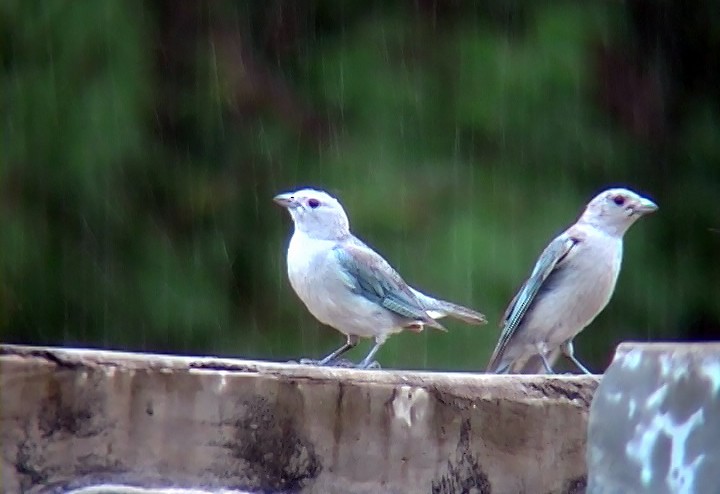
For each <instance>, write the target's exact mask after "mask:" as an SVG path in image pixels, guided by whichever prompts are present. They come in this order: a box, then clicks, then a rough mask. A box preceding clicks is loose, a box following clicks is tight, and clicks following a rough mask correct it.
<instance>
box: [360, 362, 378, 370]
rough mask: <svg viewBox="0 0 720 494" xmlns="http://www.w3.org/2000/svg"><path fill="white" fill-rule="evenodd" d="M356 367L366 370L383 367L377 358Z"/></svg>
mask: <svg viewBox="0 0 720 494" xmlns="http://www.w3.org/2000/svg"><path fill="white" fill-rule="evenodd" d="M354 367H355V368H356V369H365V370H382V367H380V363H379V362H378V361H377V360H373V361H372V362H369V363H367V364H365V363H364V362H361V363H359V364H358V365H356V366H354Z"/></svg>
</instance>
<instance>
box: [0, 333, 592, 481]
mask: <svg viewBox="0 0 720 494" xmlns="http://www.w3.org/2000/svg"><path fill="white" fill-rule="evenodd" d="M597 382H598V378H596V377H584V376H495V375H483V374H468V373H433V372H409V371H386V370H383V371H359V370H353V369H340V368H317V367H310V366H301V365H293V364H279V363H268V362H256V361H245V360H233V359H216V358H194V357H171V356H163V355H149V354H129V353H118V352H104V351H92V350H72V349H58V348H31V347H18V346H11V345H6V346H0V397H1V399H2V400H1V403H2V408H0V444H1V447H2V464H1V465H0V467H1V468H2V470H1V471H0V472H1V474H2V475H1V482H2V487H3V492H7V493H14V492H28V493H48V492H52V493H55V492H66V491H68V490H70V489H80V488H83V487H86V486H89V485H97V484H101V483H112V484H124V485H128V486H138V487H139V486H144V487H148V486H164V487H169V486H176V487H184V488H195V489H205V490H212V489H217V490H220V489H230V490H232V489H236V490H238V491H248V492H262V493H275V492H293V493H294V492H301V493H322V494H333V493H343V494H355V493H357V494H366V493H384V494H392V493H415V492H418V493H431V494H451V493H452V494H455V493H468V494H469V493H474V494H480V493H483V494H489V493H495V494H503V493H511V494H512V493H525V494H534V493H537V494H549V493H567V494H570V493H581V492H584V491H585V483H586V480H585V479H586V467H585V440H586V439H585V438H586V425H587V419H588V410H589V406H590V400H591V398H592V396H593V392H594V390H595V388H596V386H597Z"/></svg>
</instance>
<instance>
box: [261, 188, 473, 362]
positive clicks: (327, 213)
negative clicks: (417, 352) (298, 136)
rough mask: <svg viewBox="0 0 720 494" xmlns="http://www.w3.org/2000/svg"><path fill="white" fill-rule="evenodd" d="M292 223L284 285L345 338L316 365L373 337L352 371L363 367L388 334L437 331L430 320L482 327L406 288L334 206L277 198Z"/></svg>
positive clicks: (295, 195) (321, 197)
mask: <svg viewBox="0 0 720 494" xmlns="http://www.w3.org/2000/svg"><path fill="white" fill-rule="evenodd" d="M274 201H275V202H276V203H278V204H280V205H281V206H284V207H285V208H287V210H288V211H289V212H290V216H291V217H292V220H293V223H294V224H295V231H294V233H293V236H292V238H291V239H290V246H289V247H288V252H287V268H288V277H289V278H290V284H291V285H292V287H293V289H294V290H295V293H297V295H298V297H300V300H302V301H303V303H304V304H305V306H306V307H307V308H308V310H309V311H310V313H311V314H312V315H313V316H315V317H316V318H317V319H318V320H319V321H320V322H321V323H323V324H327V325H328V326H332V327H333V328H335V329H337V330H338V331H340V332H341V333H343V334H345V335H346V336H347V342H346V343H345V344H344V345H343V346H341V347H340V348H338V349H337V350H336V351H334V352H332V353H331V354H330V355H328V356H327V357H325V358H323V359H322V360H320V361H319V362H318V364H319V365H325V364H328V363H331V362H332V361H334V360H336V359H337V358H338V357H339V356H340V355H342V354H343V353H345V352H346V351H348V350H350V349H351V348H353V347H354V346H355V345H357V343H358V340H359V338H374V339H375V345H374V346H373V347H372V349H371V350H370V353H368V355H367V356H366V357H365V359H363V361H362V362H361V363H360V364H359V365H358V367H360V368H367V367H368V366H370V364H371V363H372V362H373V357H374V356H375V354H376V353H377V351H378V350H379V349H380V347H381V346H382V344H383V343H384V342H385V340H386V339H387V337H388V336H389V335H391V334H393V333H397V332H400V331H402V330H403V329H409V330H412V331H421V330H422V329H423V327H424V326H430V327H433V328H437V329H441V330H444V329H445V328H444V327H443V326H442V325H441V324H440V323H439V322H437V321H436V319H439V318H442V317H445V316H451V317H454V318H457V319H460V320H462V321H465V322H466V323H469V324H483V323H485V322H486V320H485V316H483V315H482V314H480V313H479V312H476V311H474V310H472V309H468V308H466V307H462V306H460V305H457V304H453V303H451V302H446V301H443V300H437V299H434V298H432V297H430V296H428V295H425V294H423V293H421V292H419V291H417V290H415V289H413V288H412V287H410V286H408V285H407V283H405V281H403V279H402V278H401V277H400V275H399V274H398V273H397V272H396V271H395V270H394V269H393V268H392V267H391V266H390V264H388V263H387V261H385V259H383V258H382V257H381V256H380V255H379V254H377V253H376V252H375V251H373V250H372V249H371V248H370V247H368V246H367V245H365V244H364V243H363V242H362V241H360V240H359V239H358V238H356V237H355V236H353V234H352V233H350V223H349V221H348V217H347V215H346V214H345V210H344V209H343V207H342V206H341V205H340V203H339V202H338V201H337V199H335V198H334V197H332V196H331V195H329V194H328V193H326V192H323V191H321V190H313V189H302V190H298V191H296V192H289V193H286V194H279V195H277V196H275V198H274Z"/></svg>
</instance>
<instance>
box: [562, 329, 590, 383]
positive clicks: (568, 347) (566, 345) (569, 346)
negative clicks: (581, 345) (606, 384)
mask: <svg viewBox="0 0 720 494" xmlns="http://www.w3.org/2000/svg"><path fill="white" fill-rule="evenodd" d="M560 350H561V351H562V353H563V355H565V356H566V357H567V358H569V359H570V360H571V361H572V363H573V364H575V365H577V368H578V369H580V370H581V371H582V372H583V373H584V374H588V375H592V372H590V371H589V370H588V369H587V367H585V366H584V365H583V364H581V363H580V361H579V360H578V359H576V358H575V348H574V347H573V341H572V338H571V339H569V340H566V341H565V342H563V344H562V345H560Z"/></svg>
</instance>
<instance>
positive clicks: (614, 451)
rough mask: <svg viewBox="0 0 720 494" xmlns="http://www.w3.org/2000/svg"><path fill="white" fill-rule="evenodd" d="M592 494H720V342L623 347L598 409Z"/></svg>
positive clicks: (593, 423) (591, 452)
mask: <svg viewBox="0 0 720 494" xmlns="http://www.w3.org/2000/svg"><path fill="white" fill-rule="evenodd" d="M588 437H589V439H588V466H589V484H588V493H589V494H625V493H634V494H695V493H697V494H720V343H694V344H679V343H623V344H621V345H620V346H619V347H618V349H617V351H616V354H615V359H614V360H613V363H612V364H611V365H610V367H609V368H608V370H607V371H606V372H605V376H604V377H603V380H602V383H601V384H600V387H599V388H598V390H597V392H596V394H595V398H594V401H593V404H592V409H591V413H590V423H589V431H588Z"/></svg>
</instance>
